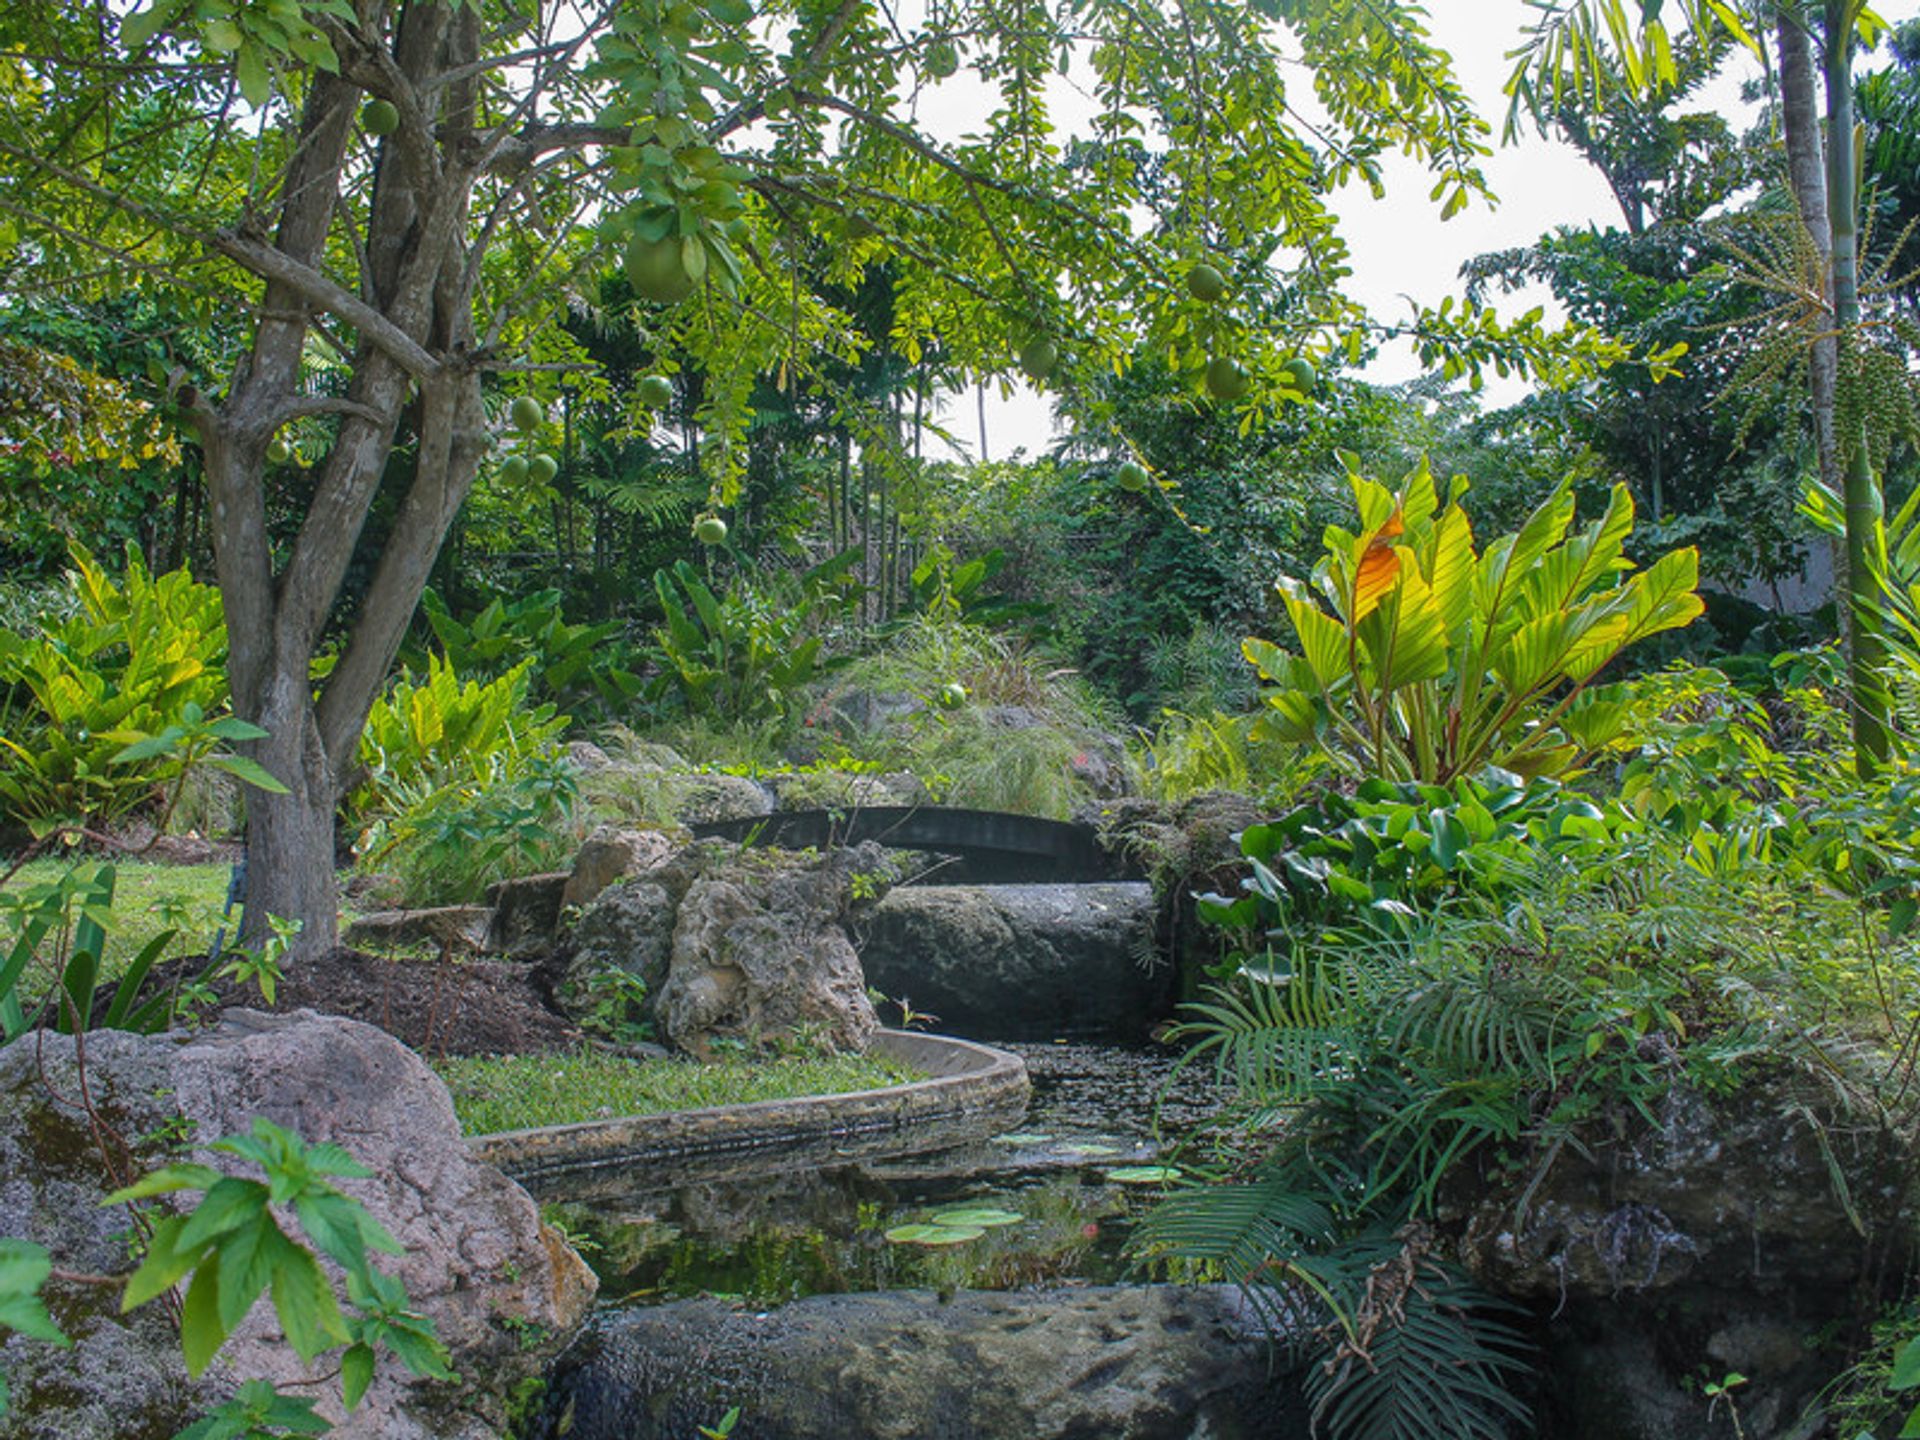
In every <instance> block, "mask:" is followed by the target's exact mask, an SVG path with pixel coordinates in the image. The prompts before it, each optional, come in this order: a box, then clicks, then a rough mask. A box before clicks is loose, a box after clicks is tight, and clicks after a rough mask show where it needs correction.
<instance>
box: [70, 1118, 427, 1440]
mask: <svg viewBox="0 0 1920 1440" xmlns="http://www.w3.org/2000/svg"><path fill="white" fill-rule="evenodd" d="M212 1148H213V1149H214V1150H216V1151H219V1152H221V1153H223V1154H228V1155H233V1156H236V1157H238V1158H239V1159H241V1160H245V1161H248V1162H251V1163H252V1164H254V1165H257V1166H258V1167H259V1168H260V1170H261V1172H262V1173H263V1174H264V1176H265V1179H264V1180H251V1179H242V1178H240V1177H238V1176H234V1175H222V1174H221V1173H220V1172H219V1171H217V1170H213V1169H210V1168H209V1167H207V1166H204V1165H170V1166H168V1167H166V1168H165V1169H162V1170H158V1171H156V1172H154V1173H153V1174H151V1175H149V1176H147V1177H146V1178H144V1179H142V1180H140V1181H137V1182H136V1183H134V1184H133V1185H130V1186H128V1187H127V1188H125V1189H124V1190H119V1191H116V1192H114V1194H112V1195H110V1196H108V1197H107V1202H106V1203H108V1204H127V1203H130V1202H133V1201H136V1200H144V1199H149V1198H151V1197H153V1196H156V1195H167V1194H174V1193H177V1192H180V1191H196V1190H197V1191H203V1192H204V1195H203V1198H202V1199H201V1201H200V1203H199V1204H198V1205H197V1206H196V1207H195V1208H194V1209H193V1210H192V1211H191V1212H190V1213H188V1214H185V1215H177V1214H176V1215H169V1216H167V1217H166V1218H165V1219H162V1220H160V1221H158V1222H157V1223H156V1224H155V1225H154V1227H153V1234H152V1238H151V1240H150V1241H149V1242H148V1246H147V1252H146V1257H145V1259H143V1260H142V1262H141V1264H140V1268H139V1269H138V1270H136V1271H135V1272H134V1274H133V1276H132V1278H131V1279H130V1280H128V1282H127V1288H126V1293H125V1296H124V1297H123V1299H122V1302H121V1308H122V1309H123V1310H132V1309H134V1308H135V1307H136V1306H139V1305H143V1304H145V1303H146V1302H147V1301H149V1300H153V1299H155V1298H157V1297H159V1296H160V1295H163V1294H165V1293H166V1292H167V1291H169V1290H171V1289H173V1287H174V1286H176V1285H178V1284H180V1283H181V1282H182V1281H187V1282H188V1284H187V1293H186V1300H185V1303H184V1305H183V1307H182V1317H181V1328H180V1344H181V1350H182V1352H183V1354H184V1356H185V1359H186V1364H187V1373H188V1374H190V1375H193V1376H199V1375H200V1374H202V1373H203V1372H204V1371H205V1370H206V1368H207V1366H208V1365H209V1364H211V1363H212V1361H213V1357H214V1356H215V1354H217V1353H218V1351H219V1349H220V1347H221V1346H222V1345H223V1344H225V1343H226V1339H227V1337H228V1336H229V1335H230V1334H232V1333H233V1330H234V1327H235V1326H237V1325H238V1324H239V1323H240V1322H241V1320H243V1319H244V1318H245V1317H246V1315H247V1313H248V1311H250V1310H251V1309H252V1308H253V1305H254V1302H255V1301H257V1300H258V1299H259V1298H260V1297H261V1295H262V1294H271V1296H272V1300H273V1307H274V1313H275V1315H276V1316H277V1317H278V1318H279V1321H280V1326H281V1329H282V1330H283V1331H284V1332H285V1334H286V1337H287V1342H288V1343H289V1344H290V1345H292V1346H293V1348H294V1350H295V1352H296V1353H297V1354H298V1355H299V1356H300V1358H301V1359H302V1360H305V1361H312V1360H313V1359H315V1358H316V1357H318V1356H319V1355H321V1354H323V1353H324V1352H326V1351H328V1350H332V1349H335V1348H341V1347H344V1351H343V1354H342V1356H341V1386H342V1390H343V1392H344V1399H345V1400H346V1403H347V1406H348V1408H349V1409H351V1408H352V1407H353V1406H355V1405H357V1404H358V1403H359V1401H360V1397H361V1396H362V1395H364V1394H365V1393H366V1388H367V1385H368V1383H369V1382H370V1381H371V1380H372V1376H373V1362H374V1352H375V1350H376V1349H377V1348H382V1347H384V1348H386V1349H390V1350H392V1351H393V1353H394V1354H395V1355H397V1356H399V1358H400V1359H401V1361H402V1362H403V1363H404V1364H405V1365H406V1366H407V1368H408V1369H410V1370H411V1371H413V1373H414V1374H416V1375H425V1376H431V1377H434V1378H436V1379H450V1378H451V1373H452V1372H450V1371H449V1370H448V1369H447V1365H446V1350H445V1348H444V1347H443V1346H442V1345H441V1344H440V1342H439V1340H438V1339H437V1338H436V1337H435V1335H434V1331H433V1324H432V1322H431V1321H429V1320H427V1319H426V1318H425V1317H423V1316H420V1315H417V1314H415V1313H413V1312H412V1311H410V1310H408V1309H407V1308H406V1294H405V1291H404V1290H402V1289H401V1288H400V1286H399V1283H398V1282H397V1281H395V1280H393V1279H392V1278H391V1277H389V1276H387V1275H385V1274H383V1273H381V1272H380V1271H377V1270H375V1269H374V1268H373V1265H372V1261H371V1257H370V1254H369V1252H370V1251H380V1252H383V1253H385V1254H389V1255H397V1254H400V1253H402V1252H401V1248H400V1245H399V1242H397V1241H396V1240H395V1239H394V1238H393V1237H392V1236H391V1235H389V1234H388V1233H387V1231H386V1230H385V1228H384V1227H382V1226H381V1225H380V1223H379V1222H378V1221H376V1220H375V1219H374V1218H373V1217H372V1216H371V1215H369V1214H368V1213H367V1210H366V1207H365V1206H363V1205H361V1204H360V1203H359V1202H358V1201H357V1200H354V1199H352V1198H350V1197H349V1196H347V1195H345V1194H343V1193H341V1191H340V1190H338V1189H337V1188H335V1186H334V1185H333V1184H331V1183H330V1182H331V1181H332V1180H333V1179H337V1178H342V1177H353V1178H358V1177H365V1176H367V1175H370V1174H371V1173H372V1172H371V1171H369V1170H368V1169H366V1167H364V1166H363V1165H361V1164H359V1163H358V1162H357V1161H355V1160H354V1159H353V1157H352V1156H350V1155H349V1154H347V1152H346V1151H344V1150H342V1149H341V1148H340V1147H339V1146H337V1145H327V1144H321V1145H309V1144H308V1143H306V1142H305V1141H304V1140H302V1139H301V1138H300V1137H299V1136H298V1135H295V1134H293V1133H292V1132H290V1131H287V1130H283V1129H281V1128H280V1127H279V1126H277V1125H275V1124H273V1123H272V1122H271V1121H269V1120H266V1119H264V1118H259V1117H256V1118H255V1120H254V1122H253V1129H252V1133H251V1134H250V1135H245V1136H229V1137H227V1138H226V1139H223V1140H218V1141H216V1142H214V1144H213V1146H212ZM274 1207H280V1208H281V1209H283V1210H288V1209H290V1210H291V1211H292V1212H293V1214H294V1215H295V1216H296V1217H297V1218H298V1219H299V1222H300V1228H301V1231H302V1232H303V1233H304V1234H305V1236H306V1238H307V1239H308V1240H309V1241H310V1242H311V1243H312V1244H313V1245H314V1246H315V1247H316V1248H317V1249H318V1250H319V1252H320V1254H322V1255H325V1256H326V1257H327V1258H328V1259H330V1260H332V1261H333V1262H334V1263H335V1264H337V1265H339V1266H340V1268H341V1269H342V1270H343V1271H345V1272H346V1277H347V1294H348V1299H349V1301H350V1303H351V1304H352V1305H353V1307H354V1310H355V1312H356V1313H355V1315H354V1316H353V1317H352V1318H351V1319H349V1318H348V1317H346V1316H344V1315H342V1313H341V1310H340V1304H339V1301H338V1300H337V1299H336V1298H335V1295H334V1292H333V1288H332V1286H331V1285H329V1284H328V1282H327V1278H326V1275H325V1273H324V1272H323V1271H322V1270H321V1268H320V1265H319V1262H318V1260H317V1259H316V1258H315V1256H314V1252H313V1251H312V1250H309V1249H308V1248H307V1247H306V1246H305V1245H302V1244H300V1243H298V1242H297V1241H295V1240H294V1239H293V1238H291V1237H290V1236H289V1235H288V1234H287V1233H286V1232H285V1231H284V1230H282V1229H281V1228H280V1224H279V1221H278V1220H277V1219H276V1218H275V1216H274ZM216 1433H217V1432H216Z"/></svg>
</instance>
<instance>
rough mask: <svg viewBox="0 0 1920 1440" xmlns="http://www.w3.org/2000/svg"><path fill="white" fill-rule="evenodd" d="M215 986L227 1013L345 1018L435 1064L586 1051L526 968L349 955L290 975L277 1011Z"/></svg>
mask: <svg viewBox="0 0 1920 1440" xmlns="http://www.w3.org/2000/svg"><path fill="white" fill-rule="evenodd" d="M204 966H205V961H204V960H201V959H199V958H198V957H191V958H187V959H181V960H171V961H168V962H167V963H166V964H165V965H163V966H159V967H156V969H155V971H154V975H153V978H151V979H150V980H149V981H148V984H149V986H156V985H172V984H176V983H181V982H183V981H185V980H190V979H192V978H193V976H194V975H196V974H197V973H198V972H199V971H200V970H201V969H202V968H204ZM212 986H213V991H214V996H215V1001H214V1003H215V1005H216V1006H218V1007H221V1008H224V1007H227V1006H233V1005H238V1006H244V1007H246V1008H248V1009H253V1010H274V1011H286V1010H300V1009H311V1010H318V1011H321V1012H322V1013H324V1014H328V1015H345V1016H348V1017H349V1018H351V1019H354V1020H364V1021H366V1022H367V1023H368V1024H370V1025H378V1026H379V1027H380V1028H381V1029H382V1030H385V1031H386V1032H387V1033H389V1034H390V1035H392V1036H394V1037H395V1038H396V1039H398V1040H399V1041H401V1042H402V1043H403V1044H406V1045H409V1046H411V1047H412V1048H414V1049H415V1050H418V1051H419V1052H420V1053H421V1054H422V1055H426V1056H429V1057H432V1058H438V1057H440V1056H443V1055H496V1054H506V1053H524V1052H545V1051H553V1050H567V1049H571V1048H573V1047H574V1046H577V1045H579V1044H580V1043H581V1035H580V1032H579V1031H578V1030H576V1029H574V1028H573V1027H572V1026H571V1025H569V1024H568V1023H567V1022H566V1021H565V1020H563V1019H561V1018H560V1017H559V1016H558V1015H555V1014H554V1013H553V1012H552V1011H551V1010H549V1009H547V1007H546V1006H545V1005H544V1004H543V1003H542V1002H541V999H540V995H539V992H538V991H537V990H536V989H535V988H534V985H533V981H532V979H531V972H530V971H529V969H528V967H527V966H525V965H514V964H509V963H504V962H498V961H485V960H460V961H451V962H449V961H440V960H419V959H383V958H381V957H379V956H374V955H368V954H366V953H364V952H363V951H358V950H348V949H345V948H344V947H343V948H341V949H337V950H335V951H333V952H332V953H331V954H329V955H326V956H324V957H322V958H320V959H318V960H309V961H306V962H304V963H302V964H299V965H295V966H293V967H291V968H289V970H288V971H287V973H286V974H285V975H284V976H283V977H282V978H281V980H280V982H279V984H278V986H277V987H276V989H275V994H274V1003H273V1004H272V1005H269V1004H267V1002H266V1000H265V999H264V998H263V997H262V996H261V994H260V991H259V989H258V988H257V987H256V986H254V985H253V984H251V983H249V984H244V985H242V984H239V983H237V982H235V981H233V980H215V981H213V982H212ZM147 993H149V994H151V993H156V992H155V991H153V990H151V989H150V990H149V991H148V992H147Z"/></svg>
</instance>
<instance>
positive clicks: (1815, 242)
mask: <svg viewBox="0 0 1920 1440" xmlns="http://www.w3.org/2000/svg"><path fill="white" fill-rule="evenodd" d="M1774 20H1775V27H1774V36H1775V48H1776V49H1777V51H1778V53H1779V57H1780V129H1781V135H1782V138H1783V139H1784V141H1785V144H1786V152H1787V178H1788V182H1789V184H1790V185H1791V187H1792V190H1793V200H1794V206H1795V208H1796V209H1798V210H1799V212H1800V223H1801V224H1802V225H1803V226H1804V227H1805V229H1806V233H1807V239H1808V242H1809V243H1810V244H1811V245H1812V247H1813V254H1814V264H1815V267H1816V273H1815V274H1814V275H1812V276H1809V277H1808V284H1809V289H1810V290H1811V289H1817V290H1818V291H1819V294H1820V298H1821V301H1822V305H1823V307H1824V308H1823V311H1822V313H1821V314H1820V316H1819V317H1818V318H1817V320H1816V321H1815V333H1814V335H1813V336H1812V338H1811V341H1810V343H1809V346H1808V351H1807V388H1808V391H1809V393H1810V397H1811V399H1812V402H1813V447H1814V454H1815V456H1816V458H1817V461H1818V464H1819V471H1820V483H1821V485H1822V486H1823V487H1824V488H1825V489H1826V490H1827V491H1828V492H1829V493H1831V494H1835V495H1837V494H1839V493H1840V489H1841V484H1842V480H1841V474H1840V450H1839V446H1838V445H1837V444H1836V443H1835V439H1834V415H1835V411H1836V397H1837V394H1838V383H1837V382H1838V377H1839V357H1840V350H1839V341H1838V339H1837V338H1836V337H1835V334H1834V324H1833V221H1832V217H1831V215H1830V214H1829V211H1828V207H1827V170H1826V156H1825V154H1824V150H1825V144H1824V142H1823V141H1822V139H1821V135H1820V101H1819V91H1818V86H1817V84H1816V82H1815V79H1814V63H1813V47H1812V45H1811V43H1810V40H1809V37H1808V34H1807V19H1806V16H1805V15H1804V14H1803V13H1802V12H1801V11H1800V10H1799V9H1798V7H1796V6H1792V5H1781V6H1779V7H1778V8H1777V9H1776V10H1775V12H1774ZM1848 569H1849V567H1848V561H1847V547H1846V543H1845V541H1844V540H1837V541H1834V542H1833V595H1834V600H1835V604H1834V610H1835V612H1836V614H1837V615H1838V616H1839V624H1840V628H1841V631H1842V632H1843V636H1844V639H1845V643H1846V647H1847V652H1848V653H1849V654H1851V653H1852V651H1853V625H1852V621H1851V618H1850V617H1849V616H1848V614H1847V607H1846V606H1845V605H1844V604H1842V603H1840V597H1841V596H1844V595H1846V594H1847V593H1848V586H1847V574H1848Z"/></svg>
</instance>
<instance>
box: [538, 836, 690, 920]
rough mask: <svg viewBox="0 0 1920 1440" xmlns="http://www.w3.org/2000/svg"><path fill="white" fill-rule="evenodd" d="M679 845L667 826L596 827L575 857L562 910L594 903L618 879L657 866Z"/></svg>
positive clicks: (562, 900)
mask: <svg viewBox="0 0 1920 1440" xmlns="http://www.w3.org/2000/svg"><path fill="white" fill-rule="evenodd" d="M675 848H676V847H675V844H674V840H673V837H672V836H671V835H669V834H667V832H665V831H664V830H635V829H630V828H628V827H625V826H621V825H600V826H597V827H595V829H594V831H593V833H592V834H591V835H589V836H587V838H586V839H585V840H584V841H582V842H581V845H580V849H579V851H578V853H576V854H575V855H574V857H573V872H572V873H571V874H570V875H568V877H567V883H566V885H565V886H564V888H562V890H561V892H560V908H561V910H562V912H563V913H564V912H565V911H566V910H568V909H570V908H578V907H581V906H585V905H590V904H592V903H593V901H594V900H595V899H596V898H597V897H598V896H599V894H600V892H601V891H603V890H605V889H606V888H607V887H608V886H609V885H611V884H613V883H614V882H615V881H618V880H624V879H626V878H627V877H628V876H630V875H641V874H644V873H646V872H647V871H649V870H653V869H656V868H657V867H659V866H660V865H662V864H664V863H665V862H666V860H667V859H668V857H670V856H671V855H672V854H673V852H674V850H675Z"/></svg>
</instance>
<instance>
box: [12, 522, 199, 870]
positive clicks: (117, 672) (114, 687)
mask: <svg viewBox="0 0 1920 1440" xmlns="http://www.w3.org/2000/svg"><path fill="white" fill-rule="evenodd" d="M67 586H68V590H69V592H70V594H71V595H72V597H73V599H74V601H75V603H76V613H74V614H71V615H68V616H65V617H61V616H58V615H51V616H48V617H46V618H45V619H44V620H42V621H39V622H36V623H34V624H31V625H29V626H27V627H25V628H22V629H8V630H0V810H3V811H4V817H3V818H5V819H8V820H11V821H13V822H15V823H18V824H22V825H26V826H28V827H30V828H32V829H34V830H36V831H39V832H44V831H45V830H48V829H51V828H54V827H56V826H84V827H88V828H98V827H100V826H103V825H107V824H111V823H112V822H113V821H115V820H119V819H122V818H124V817H125V816H126V815H128V814H129V813H130V812H132V811H134V810H137V809H139V808H140V807H141V806H143V805H146V804H147V803H149V802H150V801H152V800H153V799H154V798H155V796H156V795H157V794H158V793H159V792H160V790H161V789H162V787H164V786H165V785H166V783H167V782H168V781H169V780H171V779H174V778H175V777H177V776H178V775H179V773H180V771H181V768H182V761H181V758H180V756H178V755H177V754H171V753H157V754H154V755H152V756H149V757H145V758H142V759H140V760H139V761H138V762H137V763H116V761H117V759H118V757H119V756H120V755H121V754H122V752H124V751H125V750H127V748H128V747H129V746H131V745H133V744H135V743H136V742H138V741H141V740H145V739H147V738H148V737H150V736H155V735H158V734H161V733H163V732H164V731H166V730H167V728H168V727H169V726H172V725H177V724H179V723H180V722H181V719H182V717H183V715H185V714H186V713H188V707H189V706H195V707H198V712H199V713H200V714H202V715H210V714H212V713H214V712H215V711H217V710H218V709H219V708H220V707H221V706H222V705H224V703H225V701H226V698H227V679H226V671H225V668H224V666H225V659H226V651H227V632H226V625H225V623H224V621H223V619H222V614H221V608H220V595H219V592H218V591H217V590H215V589H214V588H213V587H212V586H208V585H201V584H198V583H196V582H195V581H194V579H193V577H192V576H191V575H190V574H188V573H187V571H185V570H173V571H169V572H168V573H167V574H165V575H158V576H156V575H153V574H151V573H150V572H149V571H148V570H147V568H146V565H145V564H144V563H143V562H142V560H141V558H140V553H139V551H138V550H136V549H134V548H133V547H131V546H129V547H128V550H127V572H126V576H125V578H124V580H122V581H120V582H115V581H114V580H113V579H112V578H111V577H110V576H108V575H107V573H106V572H105V571H104V570H102V569H101V568H100V566H99V565H98V564H96V563H95V561H94V559H93V557H92V556H91V555H89V554H88V553H87V552H86V551H85V550H83V549H81V548H80V547H79V546H77V545H76V546H75V547H74V548H73V568H72V570H70V571H69V572H68V576H67ZM216 723H217V722H216Z"/></svg>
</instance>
